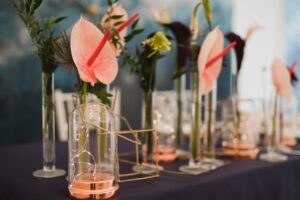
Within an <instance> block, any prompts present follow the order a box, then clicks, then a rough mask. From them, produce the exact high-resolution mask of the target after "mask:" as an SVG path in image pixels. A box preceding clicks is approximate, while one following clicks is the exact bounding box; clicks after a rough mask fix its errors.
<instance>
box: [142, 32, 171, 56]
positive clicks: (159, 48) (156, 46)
mask: <svg viewBox="0 0 300 200" xmlns="http://www.w3.org/2000/svg"><path fill="white" fill-rule="evenodd" d="M142 45H143V46H148V47H150V48H151V49H152V50H153V51H154V52H165V51H170V50H171V42H170V41H169V39H168V38H167V37H166V36H165V34H164V33H162V32H156V33H155V34H154V35H153V36H152V37H150V38H148V39H146V40H144V41H143V42H142Z"/></svg>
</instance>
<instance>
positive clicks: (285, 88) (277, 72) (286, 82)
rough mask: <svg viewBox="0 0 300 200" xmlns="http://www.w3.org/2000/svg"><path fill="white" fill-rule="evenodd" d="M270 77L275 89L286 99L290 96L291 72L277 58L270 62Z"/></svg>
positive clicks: (289, 98)
mask: <svg viewBox="0 0 300 200" xmlns="http://www.w3.org/2000/svg"><path fill="white" fill-rule="evenodd" d="M272 79H273V84H274V86H275V89H276V91H277V92H278V93H279V95H280V96H282V97H285V98H286V99H287V100H291V98H292V84H291V74H290V72H289V70H288V69H287V68H286V67H285V65H284V63H283V62H282V61H281V60H279V59H277V58H276V59H274V61H273V64H272Z"/></svg>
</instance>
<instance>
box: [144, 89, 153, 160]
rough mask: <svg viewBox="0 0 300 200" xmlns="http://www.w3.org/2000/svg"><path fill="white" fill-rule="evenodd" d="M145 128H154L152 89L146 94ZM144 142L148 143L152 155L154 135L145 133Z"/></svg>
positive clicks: (148, 151) (149, 152) (148, 149)
mask: <svg viewBox="0 0 300 200" xmlns="http://www.w3.org/2000/svg"><path fill="white" fill-rule="evenodd" d="M144 105H145V108H144V109H145V110H144V115H145V116H144V124H143V125H144V127H143V128H144V129H152V128H153V126H152V91H149V92H147V93H145V94H144ZM144 136H145V137H144V139H143V141H144V144H146V145H147V155H150V154H151V153H152V147H153V137H152V134H151V133H149V134H145V135H144Z"/></svg>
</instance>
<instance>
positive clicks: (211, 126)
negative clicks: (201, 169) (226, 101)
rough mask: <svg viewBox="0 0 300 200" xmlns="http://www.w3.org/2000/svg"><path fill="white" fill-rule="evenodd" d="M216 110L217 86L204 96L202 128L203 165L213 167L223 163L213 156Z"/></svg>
mask: <svg viewBox="0 0 300 200" xmlns="http://www.w3.org/2000/svg"><path fill="white" fill-rule="evenodd" d="M216 112H217V87H216V84H215V85H214V88H213V90H212V91H211V92H210V93H208V94H207V95H206V96H205V128H204V130H205V131H204V132H205V133H204V144H205V145H204V146H205V151H204V158H203V160H202V164H203V165H207V167H208V168H211V169H215V168H217V167H220V166H222V165H223V164H224V162H223V161H222V160H219V159H216V158H215V144H216V142H215V140H216V127H215V125H216Z"/></svg>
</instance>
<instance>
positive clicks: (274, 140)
mask: <svg viewBox="0 0 300 200" xmlns="http://www.w3.org/2000/svg"><path fill="white" fill-rule="evenodd" d="M272 97H273V99H271V103H270V105H271V109H270V111H271V112H270V114H269V122H268V123H269V126H270V128H268V130H269V131H270V133H269V134H268V147H267V152H266V153H264V154H261V155H260V159H262V160H265V161H269V162H279V161H285V160H287V156H285V155H283V154H280V153H278V148H279V141H280V113H281V106H280V100H281V97H280V96H279V94H278V93H277V92H275V94H273V95H271V98H272Z"/></svg>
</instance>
